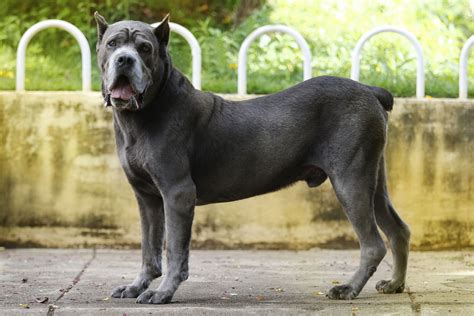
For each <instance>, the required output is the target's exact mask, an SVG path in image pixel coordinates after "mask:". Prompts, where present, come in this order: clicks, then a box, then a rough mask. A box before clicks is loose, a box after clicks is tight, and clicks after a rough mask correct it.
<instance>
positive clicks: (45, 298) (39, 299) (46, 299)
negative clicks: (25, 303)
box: [35, 296, 49, 304]
mask: <svg viewBox="0 0 474 316" xmlns="http://www.w3.org/2000/svg"><path fill="white" fill-rule="evenodd" d="M48 300H49V298H47V297H46V296H44V297H37V298H35V301H36V302H37V303H41V304H44V303H46V302H47V301H48Z"/></svg>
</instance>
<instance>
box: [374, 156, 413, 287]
mask: <svg viewBox="0 0 474 316" xmlns="http://www.w3.org/2000/svg"><path fill="white" fill-rule="evenodd" d="M374 202H375V218H376V220H377V224H378V226H379V227H380V228H381V229H382V231H383V232H384V234H385V235H386V236H387V238H388V240H389V242H390V248H391V250H392V255H393V265H394V267H393V275H392V279H391V280H381V281H379V282H378V283H377V285H376V288H377V290H378V291H379V292H381V293H402V292H403V290H404V288H405V277H406V271H407V264H408V252H409V242H410V229H409V228H408V226H407V225H406V224H405V223H404V222H403V221H402V220H401V219H400V217H399V216H398V214H397V213H396V212H395V209H394V208H393V206H392V203H391V202H390V198H389V196H388V191H387V184H386V171H385V163H384V158H383V157H382V159H381V161H380V166H379V176H378V181H377V189H376V192H375V199H374Z"/></svg>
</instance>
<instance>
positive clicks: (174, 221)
mask: <svg viewBox="0 0 474 316" xmlns="http://www.w3.org/2000/svg"><path fill="white" fill-rule="evenodd" d="M162 193H163V199H164V208H165V218H166V220H165V223H166V251H167V252H166V255H167V273H166V275H165V277H164V279H163V281H162V282H161V284H160V286H159V287H158V289H157V290H156V291H151V290H148V291H146V292H144V293H142V294H141V295H140V296H139V297H138V298H137V303H141V304H147V303H148V304H165V303H169V302H170V301H171V299H172V298H173V295H174V293H175V292H176V290H177V289H178V286H179V285H180V284H181V282H183V281H185V280H186V279H187V278H188V258H189V245H190V241H191V227H192V222H193V218H194V206H195V203H196V189H195V186H194V183H193V182H192V180H191V179H190V178H189V179H187V180H186V181H182V182H181V183H180V184H174V185H173V187H172V188H170V189H166V190H164V191H163V192H162Z"/></svg>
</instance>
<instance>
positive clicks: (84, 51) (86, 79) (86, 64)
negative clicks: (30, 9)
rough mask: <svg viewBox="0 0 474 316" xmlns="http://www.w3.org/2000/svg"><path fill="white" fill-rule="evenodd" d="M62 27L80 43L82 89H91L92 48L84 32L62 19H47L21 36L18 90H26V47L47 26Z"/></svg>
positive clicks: (17, 78)
mask: <svg viewBox="0 0 474 316" xmlns="http://www.w3.org/2000/svg"><path fill="white" fill-rule="evenodd" d="M51 27H55V28H60V29H63V30H65V31H67V32H68V33H69V34H71V35H72V36H74V38H75V39H76V40H77V42H78V43H79V46H80V47H81V57H82V91H90V90H91V50H90V47H89V42H88V41H87V39H86V37H85V36H84V34H83V33H82V32H81V31H80V30H79V29H78V28H77V27H76V26H74V25H73V24H71V23H69V22H66V21H62V20H45V21H41V22H38V23H36V24H34V25H33V26H32V27H30V28H29V29H28V30H27V31H26V32H25V33H24V34H23V36H22V37H21V39H20V43H19V44H18V49H17V53H16V91H24V90H25V58H26V47H27V46H28V43H29V42H30V40H31V39H32V38H33V36H35V35H36V33H38V32H40V31H42V30H44V29H46V28H51Z"/></svg>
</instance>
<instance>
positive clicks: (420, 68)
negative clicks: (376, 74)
mask: <svg viewBox="0 0 474 316" xmlns="http://www.w3.org/2000/svg"><path fill="white" fill-rule="evenodd" d="M382 32H393V33H397V34H400V35H402V36H404V37H405V38H407V39H408V40H409V41H410V42H411V44H412V45H413V48H414V49H415V51H416V55H417V67H416V97H417V98H423V97H424V96H425V66H424V59H423V49H422V48H421V45H420V42H418V40H417V39H416V37H415V36H414V35H413V34H412V33H410V32H408V31H406V30H404V29H402V28H399V27H395V26H390V25H387V26H379V27H376V28H374V29H372V30H370V31H368V32H367V33H365V34H364V35H363V36H362V37H361V38H360V39H359V41H358V42H357V45H356V47H355V48H354V51H353V52H352V70H351V79H352V80H355V81H359V72H360V51H361V50H362V48H363V47H364V44H365V43H366V42H367V41H368V40H369V39H370V38H371V37H372V36H374V35H376V34H379V33H382Z"/></svg>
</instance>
